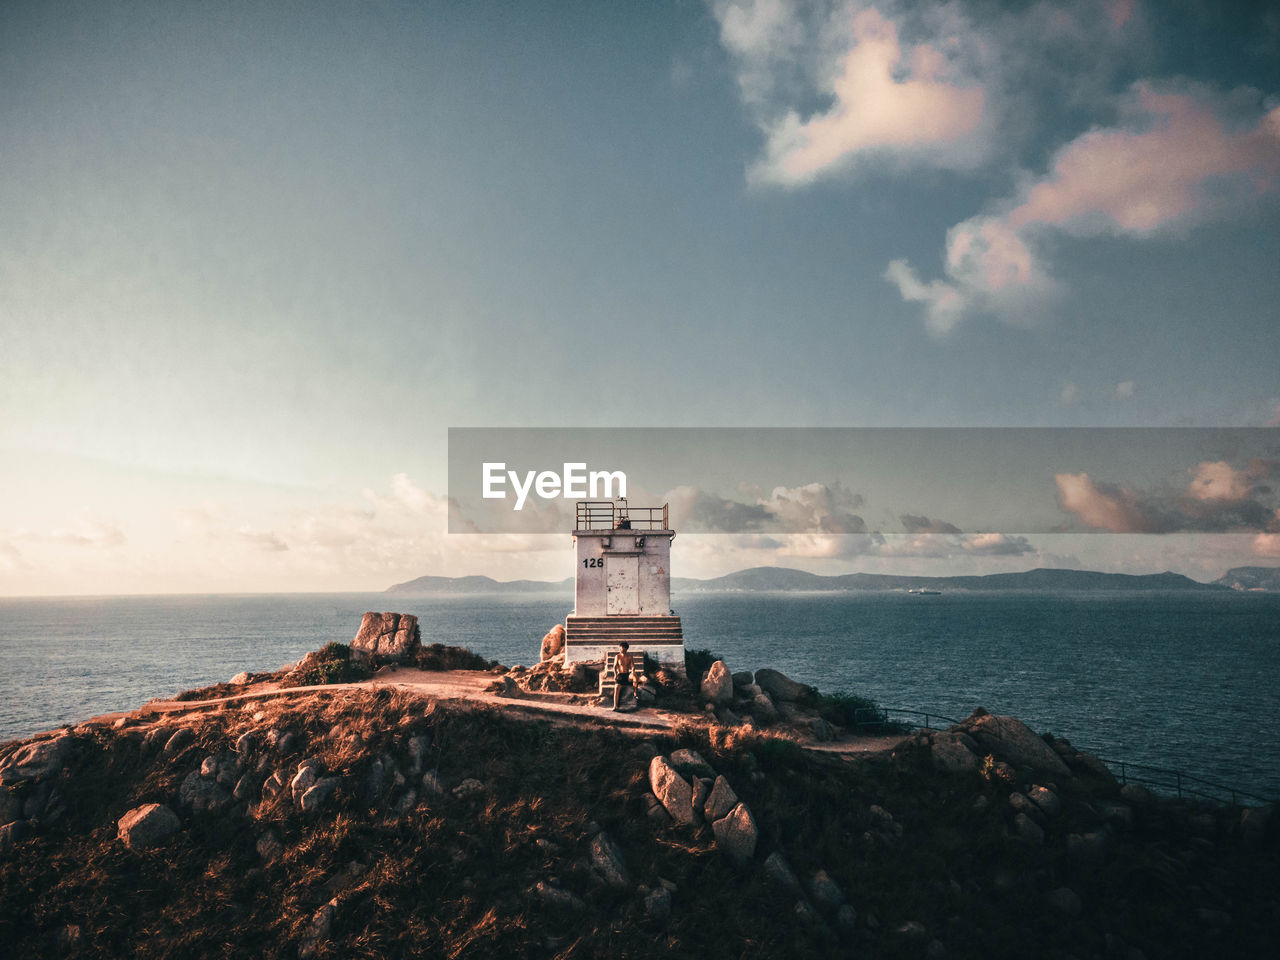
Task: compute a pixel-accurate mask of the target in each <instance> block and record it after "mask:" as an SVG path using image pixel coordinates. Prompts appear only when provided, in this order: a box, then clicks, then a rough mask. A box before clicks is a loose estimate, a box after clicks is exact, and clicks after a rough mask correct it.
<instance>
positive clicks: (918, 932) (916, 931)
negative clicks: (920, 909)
mask: <svg viewBox="0 0 1280 960" xmlns="http://www.w3.org/2000/svg"><path fill="white" fill-rule="evenodd" d="M894 932H895V933H897V934H898V936H900V937H902V938H903V939H904V940H917V941H920V942H923V941H924V938H925V937H927V936H929V931H928V930H926V929H925V926H924V924H923V923H921V922H920V921H919V920H908V921H907V922H906V923H904V924H902V925H901V926H900V927H898V929H897V930H895V931H894Z"/></svg>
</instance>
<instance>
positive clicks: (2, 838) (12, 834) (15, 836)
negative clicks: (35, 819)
mask: <svg viewBox="0 0 1280 960" xmlns="http://www.w3.org/2000/svg"><path fill="white" fill-rule="evenodd" d="M29 836H31V824H29V823H27V821H25V820H15V821H13V823H6V824H5V825H4V826H2V827H0V854H3V853H8V852H9V851H10V850H12V849H13V848H14V845H15V844H18V843H21V842H22V841H23V840H25V839H27V837H29Z"/></svg>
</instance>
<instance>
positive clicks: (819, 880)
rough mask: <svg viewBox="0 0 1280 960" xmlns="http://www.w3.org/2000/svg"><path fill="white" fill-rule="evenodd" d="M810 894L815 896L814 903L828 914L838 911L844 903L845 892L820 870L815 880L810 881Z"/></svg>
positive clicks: (814, 876) (814, 877)
mask: <svg viewBox="0 0 1280 960" xmlns="http://www.w3.org/2000/svg"><path fill="white" fill-rule="evenodd" d="M809 893H810V894H812V895H813V902H814V903H816V904H817V905H818V906H819V907H821V908H822V909H823V910H826V911H828V912H830V911H833V910H836V909H838V908H839V907H840V904H842V903H844V891H843V890H841V889H840V885H839V884H838V883H836V882H835V881H834V880H832V879H831V876H830V875H829V874H828V873H827V871H825V870H819V871H818V872H817V873H815V874H814V875H813V879H812V880H810V881H809Z"/></svg>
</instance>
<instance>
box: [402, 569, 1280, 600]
mask: <svg viewBox="0 0 1280 960" xmlns="http://www.w3.org/2000/svg"><path fill="white" fill-rule="evenodd" d="M1242 571H1255V572H1257V573H1258V574H1270V576H1271V579H1270V580H1269V581H1267V582H1270V583H1272V584H1273V586H1270V587H1263V589H1271V590H1280V567H1238V568H1236V569H1235V570H1232V571H1230V572H1229V573H1228V574H1227V575H1226V576H1225V577H1223V578H1221V579H1220V580H1218V581H1217V582H1216V583H1200V582H1199V581H1197V580H1192V579H1190V578H1189V577H1184V576H1182V574H1179V573H1168V572H1165V573H1150V574H1141V575H1134V574H1128V573H1098V572H1096V571H1093V570H1051V569H1045V568H1043V567H1041V568H1039V569H1036V570H1026V571H1023V572H1021V573H989V574H987V575H985V576H981V577H898V576H893V575H891V574H880V573H846V574H841V575H838V576H830V577H824V576H821V575H819V574H816V573H806V572H805V571H803V570H792V569H790V568H788V567H753V568H751V569H750V570H739V571H738V572H737V573H730V574H726V575H725V576H723V577H715V578H713V579H711V580H695V579H692V578H689V577H673V578H672V580H671V592H672V593H673V594H676V595H681V594H689V593H723V592H734V591H740V592H758V591H764V590H781V591H792V592H796V591H829V592H847V591H853V590H921V589H923V590H1224V589H1226V588H1227V587H1230V586H1234V582H1229V579H1228V578H1230V577H1231V576H1232V575H1233V574H1237V573H1241V572H1242ZM1240 582H1241V583H1242V584H1246V581H1244V580H1241V581H1240ZM1252 583H1253V581H1248V582H1247V584H1246V585H1242V586H1238V587H1235V589H1253V588H1254V587H1253V586H1252ZM386 592H387V593H389V594H395V595H397V596H419V597H421V596H429V597H454V596H468V595H474V594H491V593H547V594H564V595H570V594H572V592H573V578H572V577H569V578H566V579H564V580H507V581H499V580H494V579H493V578H492V577H418V578H417V579H416V580H410V581H408V582H407V583H397V584H396V585H395V586H393V587H391V588H389V589H388V590H387V591H386Z"/></svg>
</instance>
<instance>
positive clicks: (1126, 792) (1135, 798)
mask: <svg viewBox="0 0 1280 960" xmlns="http://www.w3.org/2000/svg"><path fill="white" fill-rule="evenodd" d="M1120 799H1122V800H1127V801H1128V802H1129V803H1131V804H1133V805H1134V806H1135V807H1151V806H1155V804H1156V795H1155V794H1154V793H1152V792H1151V791H1150V790H1148V789H1147V788H1146V787H1143V786H1140V785H1139V784H1136V783H1126V784H1125V785H1124V786H1123V787H1121V788H1120Z"/></svg>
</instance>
